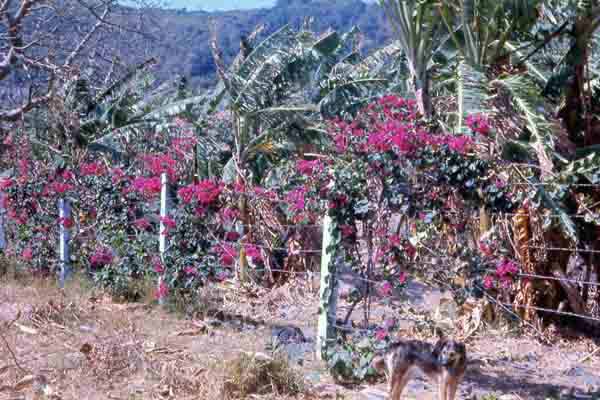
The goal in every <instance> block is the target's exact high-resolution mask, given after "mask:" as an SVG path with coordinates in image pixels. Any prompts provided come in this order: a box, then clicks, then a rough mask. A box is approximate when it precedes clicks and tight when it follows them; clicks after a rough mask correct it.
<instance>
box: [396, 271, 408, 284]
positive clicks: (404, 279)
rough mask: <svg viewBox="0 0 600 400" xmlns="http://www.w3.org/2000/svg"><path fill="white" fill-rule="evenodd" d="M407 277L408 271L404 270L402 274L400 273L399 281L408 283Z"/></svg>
mask: <svg viewBox="0 0 600 400" xmlns="http://www.w3.org/2000/svg"><path fill="white" fill-rule="evenodd" d="M406 279H407V276H406V272H404V271H402V272H400V275H398V282H399V283H400V284H401V285H402V284H404V283H406Z"/></svg>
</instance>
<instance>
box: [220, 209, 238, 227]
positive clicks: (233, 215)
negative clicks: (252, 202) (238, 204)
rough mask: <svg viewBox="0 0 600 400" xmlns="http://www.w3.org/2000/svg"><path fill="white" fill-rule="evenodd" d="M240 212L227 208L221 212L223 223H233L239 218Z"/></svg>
mask: <svg viewBox="0 0 600 400" xmlns="http://www.w3.org/2000/svg"><path fill="white" fill-rule="evenodd" d="M239 216H240V212H239V211H238V210H236V209H235V208H231V207H225V208H223V209H222V210H221V212H220V217H221V221H222V222H224V223H231V222H233V221H235V220H236V219H237V218H239Z"/></svg>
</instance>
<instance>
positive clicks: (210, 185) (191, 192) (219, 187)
mask: <svg viewBox="0 0 600 400" xmlns="http://www.w3.org/2000/svg"><path fill="white" fill-rule="evenodd" d="M223 188H224V185H223V183H220V182H215V181H213V180H210V179H205V180H203V181H200V182H198V183H195V184H191V185H188V186H185V187H183V188H181V189H179V191H178V192H177V193H178V195H179V197H180V198H181V200H182V201H183V202H184V203H191V202H192V200H197V201H198V202H200V203H201V204H204V205H210V204H212V203H214V202H215V201H216V200H217V199H218V198H219V196H220V195H221V192H222V191H223Z"/></svg>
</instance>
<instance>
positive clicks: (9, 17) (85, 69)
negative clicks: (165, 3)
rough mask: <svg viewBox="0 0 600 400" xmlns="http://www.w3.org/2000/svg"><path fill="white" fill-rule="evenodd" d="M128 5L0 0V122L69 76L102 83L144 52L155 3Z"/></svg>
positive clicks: (47, 95) (102, 0) (96, 0)
mask: <svg viewBox="0 0 600 400" xmlns="http://www.w3.org/2000/svg"><path fill="white" fill-rule="evenodd" d="M135 1H138V0H135ZM141 1H144V0H141ZM129 4H130V5H129V6H124V5H122V3H120V2H119V3H118V2H117V0H0V122H2V121H3V122H14V121H19V120H20V119H21V118H23V116H24V115H25V114H26V113H27V112H28V111H30V110H32V109H34V108H35V107H37V106H39V105H42V104H45V103H47V102H48V101H49V100H50V99H51V98H52V97H53V96H54V95H56V93H57V91H60V88H61V87H63V85H64V83H65V82H67V81H69V80H71V81H72V80H73V79H77V78H78V77H80V76H81V77H85V78H86V80H88V81H90V82H92V83H96V84H98V86H102V85H104V86H106V85H107V84H109V83H110V82H111V80H113V79H115V78H117V77H118V75H119V74H120V73H122V72H123V71H124V70H125V69H126V68H127V67H128V66H129V65H133V64H135V63H139V62H140V58H143V57H145V56H149V54H147V53H148V50H149V49H151V43H152V41H153V40H154V39H155V37H156V36H155V35H154V32H155V31H157V29H159V27H158V26H156V25H153V21H152V10H153V9H154V7H155V6H156V5H151V4H142V3H140V2H137V3H135V4H133V3H131V2H130V3H129ZM144 49H146V51H144ZM134 50H135V51H134Z"/></svg>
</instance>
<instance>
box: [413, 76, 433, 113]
mask: <svg viewBox="0 0 600 400" xmlns="http://www.w3.org/2000/svg"><path fill="white" fill-rule="evenodd" d="M423 75H424V76H423V77H420V78H419V77H416V76H414V77H413V89H414V91H415V97H416V100H417V107H418V108H419V112H420V113H421V114H422V115H423V116H424V117H425V118H426V119H430V118H431V117H432V116H433V104H432V102H431V94H430V93H429V74H428V73H427V72H425V73H424V74H423Z"/></svg>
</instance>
